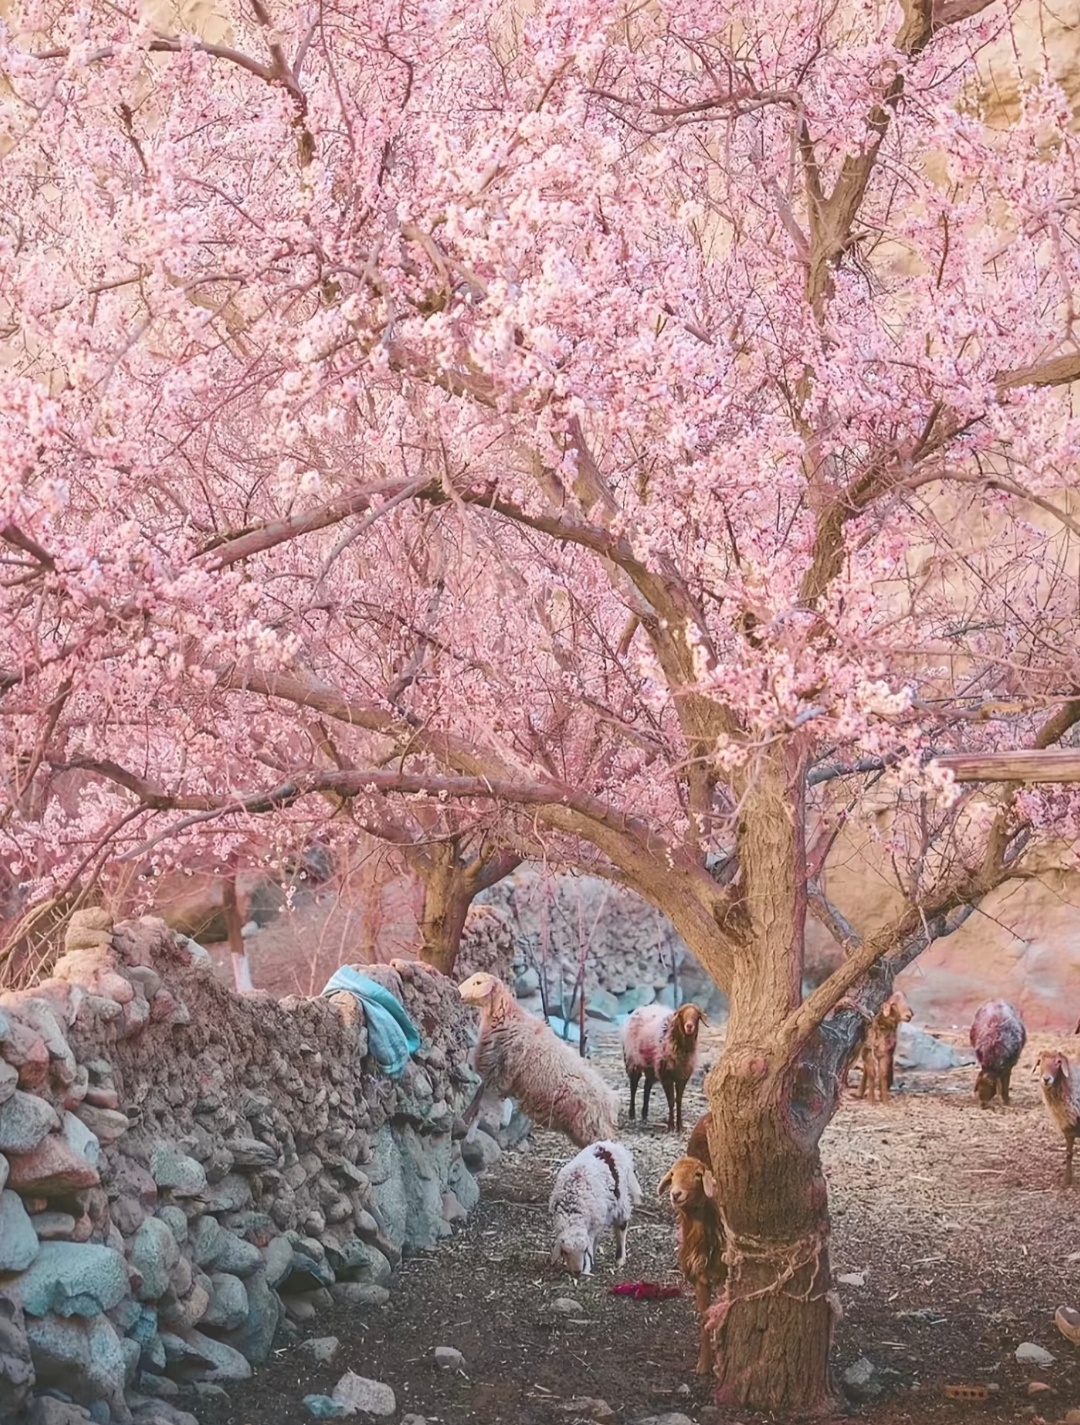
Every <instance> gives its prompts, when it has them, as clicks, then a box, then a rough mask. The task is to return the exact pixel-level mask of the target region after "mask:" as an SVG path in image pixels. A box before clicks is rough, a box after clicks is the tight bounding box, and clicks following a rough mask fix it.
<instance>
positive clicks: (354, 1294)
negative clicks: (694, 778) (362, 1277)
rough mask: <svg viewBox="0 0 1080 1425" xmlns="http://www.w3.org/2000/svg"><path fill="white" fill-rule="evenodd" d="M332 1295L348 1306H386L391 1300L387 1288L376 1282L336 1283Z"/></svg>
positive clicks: (331, 1291)
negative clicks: (377, 1284)
mask: <svg viewBox="0 0 1080 1425" xmlns="http://www.w3.org/2000/svg"><path fill="white" fill-rule="evenodd" d="M330 1295H331V1297H332V1298H333V1299H334V1301H339V1302H343V1303H345V1304H346V1305H348V1306H385V1305H386V1303H387V1302H388V1301H389V1300H390V1293H389V1292H388V1291H387V1289H386V1287H384V1286H376V1285H375V1283H374V1282H335V1283H334V1285H333V1286H332V1287H331V1288H330Z"/></svg>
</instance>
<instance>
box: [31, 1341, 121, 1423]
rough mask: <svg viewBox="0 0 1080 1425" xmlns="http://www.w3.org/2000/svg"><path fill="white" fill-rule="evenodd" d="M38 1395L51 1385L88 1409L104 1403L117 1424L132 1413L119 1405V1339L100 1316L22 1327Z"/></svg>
mask: <svg viewBox="0 0 1080 1425" xmlns="http://www.w3.org/2000/svg"><path fill="white" fill-rule="evenodd" d="M26 1334H27V1338H28V1339H29V1342H30V1351H31V1355H32V1357H33V1361H34V1370H35V1372H36V1374H37V1386H38V1389H39V1390H43V1389H47V1388H49V1387H50V1386H52V1387H57V1388H58V1389H60V1390H63V1391H66V1392H67V1394H68V1395H70V1396H71V1397H72V1399H74V1400H77V1401H80V1402H82V1403H83V1404H85V1405H89V1404H90V1403H91V1401H95V1400H104V1401H105V1403H106V1405H108V1407H109V1409H110V1410H111V1411H112V1415H113V1419H114V1420H115V1421H117V1422H119V1425H127V1422H128V1421H130V1419H131V1411H130V1410H129V1409H128V1406H127V1402H126V1401H125V1400H124V1384H125V1380H126V1375H127V1361H126V1359H125V1356H124V1351H123V1348H122V1346H121V1343H120V1337H119V1336H118V1335H117V1334H116V1329H115V1327H114V1326H113V1324H112V1322H111V1321H109V1320H108V1319H107V1318H106V1317H105V1316H92V1317H90V1318H89V1319H87V1320H64V1319H62V1318H60V1317H56V1316H43V1317H40V1318H38V1319H35V1320H28V1321H27V1323H26Z"/></svg>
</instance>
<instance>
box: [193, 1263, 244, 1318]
mask: <svg viewBox="0 0 1080 1425" xmlns="http://www.w3.org/2000/svg"><path fill="white" fill-rule="evenodd" d="M210 1280H211V1282H212V1283H213V1287H212V1289H211V1292H210V1305H209V1307H208V1308H207V1310H206V1312H205V1313H204V1315H203V1318H202V1319H203V1323H204V1324H205V1325H207V1326H215V1327H217V1328H218V1329H219V1330H221V1331H235V1330H237V1329H238V1328H239V1327H241V1326H243V1324H244V1322H245V1321H246V1320H247V1318H248V1298H247V1292H246V1291H245V1290H244V1283H243V1282H242V1281H241V1280H240V1278H239V1277H234V1276H232V1275H231V1274H230V1273H229V1272H212V1273H211V1275H210Z"/></svg>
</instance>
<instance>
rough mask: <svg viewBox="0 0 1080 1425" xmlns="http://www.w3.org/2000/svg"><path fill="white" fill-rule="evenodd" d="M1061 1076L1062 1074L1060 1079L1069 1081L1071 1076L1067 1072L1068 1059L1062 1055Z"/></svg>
mask: <svg viewBox="0 0 1080 1425" xmlns="http://www.w3.org/2000/svg"><path fill="white" fill-rule="evenodd" d="M1061 1074H1062V1077H1063V1078H1066V1079H1071V1078H1072V1074H1071V1073H1070V1072H1069V1061H1068V1059H1066V1058H1065V1056H1064V1055H1062V1058H1061Z"/></svg>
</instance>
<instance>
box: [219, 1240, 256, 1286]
mask: <svg viewBox="0 0 1080 1425" xmlns="http://www.w3.org/2000/svg"><path fill="white" fill-rule="evenodd" d="M262 1264H263V1259H262V1253H261V1252H260V1251H259V1249H258V1247H256V1246H255V1244H254V1242H245V1241H244V1239H243V1238H242V1237H237V1236H236V1235H235V1234H234V1233H232V1232H226V1233H225V1240H224V1242H223V1243H222V1245H221V1250H220V1251H219V1252H218V1253H217V1255H216V1256H215V1258H214V1262H213V1265H214V1266H215V1267H217V1269H218V1271H222V1272H231V1273H232V1275H233V1276H234V1277H249V1276H251V1274H252V1273H253V1272H257V1271H258V1270H259V1269H260V1267H261V1266H262Z"/></svg>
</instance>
